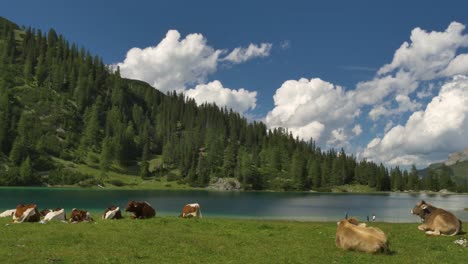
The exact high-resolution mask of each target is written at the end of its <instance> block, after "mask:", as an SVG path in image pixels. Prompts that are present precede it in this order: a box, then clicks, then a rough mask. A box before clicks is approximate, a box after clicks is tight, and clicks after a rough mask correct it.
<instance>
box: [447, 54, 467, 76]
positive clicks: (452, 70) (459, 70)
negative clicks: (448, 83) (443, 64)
mask: <svg viewBox="0 0 468 264" xmlns="http://www.w3.org/2000/svg"><path fill="white" fill-rule="evenodd" d="M467 73H468V54H460V55H458V56H457V57H455V59H453V60H452V61H451V62H450V64H449V65H448V66H447V68H446V69H445V70H444V71H443V72H442V74H444V75H446V76H452V75H456V74H467Z"/></svg>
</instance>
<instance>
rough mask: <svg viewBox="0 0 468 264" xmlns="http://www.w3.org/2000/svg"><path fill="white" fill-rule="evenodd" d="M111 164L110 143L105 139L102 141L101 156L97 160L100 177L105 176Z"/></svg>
mask: <svg viewBox="0 0 468 264" xmlns="http://www.w3.org/2000/svg"><path fill="white" fill-rule="evenodd" d="M111 163H112V141H111V139H110V138H108V137H106V138H104V140H103V141H102V146H101V156H100V158H99V168H100V169H101V174H102V175H107V172H108V171H109V168H110V165H111Z"/></svg>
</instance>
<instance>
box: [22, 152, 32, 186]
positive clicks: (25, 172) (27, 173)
mask: <svg viewBox="0 0 468 264" xmlns="http://www.w3.org/2000/svg"><path fill="white" fill-rule="evenodd" d="M19 173H20V179H21V184H24V185H32V184H35V183H36V181H35V178H34V172H33V168H32V164H31V159H30V158H29V156H28V157H27V158H26V159H25V160H24V161H23V162H22V163H21V166H20V170H19Z"/></svg>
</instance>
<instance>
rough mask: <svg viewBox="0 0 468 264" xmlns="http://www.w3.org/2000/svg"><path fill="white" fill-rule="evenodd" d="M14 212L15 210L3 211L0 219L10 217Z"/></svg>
mask: <svg viewBox="0 0 468 264" xmlns="http://www.w3.org/2000/svg"><path fill="white" fill-rule="evenodd" d="M15 212H16V209H9V210H5V211H4V212H2V213H1V214H0V217H12V216H13V215H14V214H15Z"/></svg>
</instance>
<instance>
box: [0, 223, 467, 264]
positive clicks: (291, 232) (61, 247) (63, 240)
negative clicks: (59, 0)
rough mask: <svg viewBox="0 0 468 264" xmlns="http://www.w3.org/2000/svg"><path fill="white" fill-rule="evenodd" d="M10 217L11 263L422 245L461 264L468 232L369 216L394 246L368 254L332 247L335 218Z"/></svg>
mask: <svg viewBox="0 0 468 264" xmlns="http://www.w3.org/2000/svg"><path fill="white" fill-rule="evenodd" d="M9 222H10V220H7V219H0V234H1V235H2V239H1V240H0V257H1V258H2V259H4V260H5V259H8V260H10V261H12V262H13V263H25V262H29V263H44V262H55V263H77V262H80V263H193V262H201V263H376V262H378V263H412V262H414V258H415V255H414V254H415V252H424V254H419V255H418V261H419V262H422V263H432V262H433V261H434V259H439V260H440V261H442V262H445V263H463V262H464V261H465V260H466V253H467V249H466V248H462V247H460V246H459V245H456V244H454V243H453V241H454V240H456V239H458V238H466V237H467V236H466V234H464V235H459V236H455V237H428V236H426V235H425V234H424V233H423V232H421V231H419V230H418V229H417V225H418V224H390V223H379V222H376V223H372V224H371V226H375V227H378V228H380V229H382V230H383V231H384V232H385V233H386V234H387V236H388V238H389V241H390V249H391V250H392V254H391V255H372V254H365V253H359V252H349V251H344V250H341V249H338V248H336V246H335V232H336V222H298V221H270V220H239V219H221V218H203V219H180V218H176V217H156V218H154V219H148V220H131V219H128V218H127V219H123V220H113V221H104V220H100V219H98V220H97V221H96V222H95V223H79V224H65V223H61V222H51V223H47V224H44V225H42V224H39V223H23V224H9ZM464 224H465V225H466V224H467V223H464ZM18 234H28V235H27V236H22V235H20V236H18ZM429 248H430V250H428V249H429ZM442 256H443V257H442Z"/></svg>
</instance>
